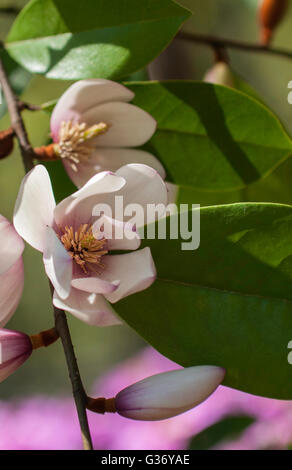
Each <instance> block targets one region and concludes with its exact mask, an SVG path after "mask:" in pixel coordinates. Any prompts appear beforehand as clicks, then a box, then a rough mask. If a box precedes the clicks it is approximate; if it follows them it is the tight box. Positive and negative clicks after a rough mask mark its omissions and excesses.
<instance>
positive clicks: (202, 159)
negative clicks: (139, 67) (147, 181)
mask: <svg viewBox="0 0 292 470" xmlns="http://www.w3.org/2000/svg"><path fill="white" fill-rule="evenodd" d="M128 87H129V88H130V89H131V90H132V91H133V92H134V93H135V95H136V96H135V99H134V103H135V104H136V105H137V106H140V107H141V108H143V109H145V110H146V111H148V112H149V113H150V114H152V116H153V117H154V118H155V119H156V120H157V123H158V129H157V132H156V133H155V135H154V136H153V138H152V139H151V141H150V142H149V143H148V144H147V145H146V148H147V149H148V150H150V151H152V153H153V154H154V155H156V156H157V157H158V158H159V159H160V160H161V162H162V163H163V165H164V166H165V168H166V171H167V179H168V180H169V181H172V182H174V183H176V184H179V185H183V186H185V187H194V188H196V189H203V190H209V191H215V190H222V191H223V190H231V189H238V188H242V187H245V186H247V185H248V184H250V183H252V182H254V181H257V180H259V179H260V178H262V177H264V176H266V175H267V174H269V173H270V172H272V171H273V170H274V169H275V168H276V167H277V166H278V165H279V164H280V163H281V162H282V161H284V160H285V159H286V158H288V156H289V155H290V154H292V141H291V139H290V137H289V136H288V135H287V133H286V132H285V130H284V128H283V126H282V125H281V123H280V122H279V120H278V118H277V117H276V116H275V115H274V114H273V113H272V112H271V111H270V110H269V109H268V108H267V107H265V106H264V105H262V104H261V103H259V102H258V101H257V100H255V99H253V98H251V97H249V96H248V95H246V94H244V93H242V92H240V91H237V90H233V89H231V88H227V87H223V86H219V85H212V84H208V83H201V82H191V81H187V82H184V81H179V82H176V81H169V82H144V83H141V82H140V83H134V84H132V83H129V84H128Z"/></svg>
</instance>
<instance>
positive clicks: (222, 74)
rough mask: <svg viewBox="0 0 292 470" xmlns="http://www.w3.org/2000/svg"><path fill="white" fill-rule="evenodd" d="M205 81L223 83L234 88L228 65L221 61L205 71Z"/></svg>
mask: <svg viewBox="0 0 292 470" xmlns="http://www.w3.org/2000/svg"><path fill="white" fill-rule="evenodd" d="M204 81H205V82H209V83H215V84H218V85H225V86H229V87H231V88H234V86H235V84H234V76H233V73H232V71H231V69H230V66H229V65H228V64H227V63H226V62H223V61H219V62H216V64H214V65H213V66H212V67H211V68H210V69H209V70H208V71H207V73H206V75H205V77H204Z"/></svg>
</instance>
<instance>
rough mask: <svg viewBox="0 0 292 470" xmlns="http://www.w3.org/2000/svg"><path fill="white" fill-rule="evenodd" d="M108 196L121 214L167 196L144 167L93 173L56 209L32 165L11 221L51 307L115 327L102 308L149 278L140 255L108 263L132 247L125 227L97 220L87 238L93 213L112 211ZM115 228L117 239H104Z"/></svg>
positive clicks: (146, 255)
mask: <svg viewBox="0 0 292 470" xmlns="http://www.w3.org/2000/svg"><path fill="white" fill-rule="evenodd" d="M116 196H122V197H123V202H124V206H127V205H128V204H129V203H136V204H139V205H140V206H141V207H143V208H145V207H146V205H147V204H158V203H161V204H164V205H167V190H166V187H165V184H164V182H163V180H162V178H161V177H160V176H159V174H158V173H157V172H156V171H155V170H154V169H153V168H150V167H148V166H146V165H141V164H131V165H125V166H124V167H122V168H120V169H119V170H118V171H117V172H116V173H111V172H105V171H104V172H101V173H98V174H97V175H95V176H94V177H93V178H91V179H90V180H89V181H88V182H87V184H85V186H83V187H82V188H81V189H80V190H79V191H77V192H76V193H74V194H72V195H71V196H69V197H68V198H66V199H64V200H63V201H62V202H61V203H60V204H58V205H57V206H56V204H55V199H54V195H53V191H52V186H51V181H50V178H49V175H48V172H47V170H46V169H45V167H44V166H42V165H38V166H36V167H35V168H34V169H33V170H32V171H31V172H30V173H28V174H27V175H26V176H25V178H24V180H23V182H22V185H21V188H20V191H19V195H18V198H17V202H16V206H15V213H14V225H15V228H16V230H17V231H18V233H19V234H20V235H21V236H22V238H24V240H26V241H27V242H28V243H29V244H30V245H31V246H33V247H34V248H36V249H37V250H39V251H41V252H43V260H44V264H45V269H46V272H47V275H48V277H49V278H50V280H51V282H52V284H53V286H54V288H55V294H54V299H53V302H54V305H55V306H56V307H59V308H62V309H65V310H67V311H68V312H71V313H72V314H73V315H75V316H76V317H78V318H80V319H81V320H83V321H85V322H87V323H90V324H94V325H99V326H105V325H110V324H114V323H118V322H119V321H118V319H117V317H116V315H115V313H114V311H113V309H112V308H111V306H110V304H109V302H110V303H115V302H117V301H119V300H120V299H122V298H124V297H126V296H128V295H130V294H134V293H135V292H139V291H141V290H144V289H146V288H147V287H149V286H150V285H151V284H152V283H153V282H154V280H155V277H156V270H155V266H154V262H153V259H152V256H151V252H150V249H149V248H148V247H146V248H144V249H142V250H139V251H133V252H131V253H126V254H115V255H114V256H112V255H111V252H112V251H113V250H136V249H137V248H138V247H139V246H140V243H141V240H140V238H139V236H138V234H137V233H136V232H133V230H134V228H133V227H131V226H129V225H128V224H126V223H125V222H122V221H121V220H115V219H113V218H110V217H104V218H103V222H104V226H103V228H104V231H101V232H100V233H98V234H97V233H96V232H94V223H95V222H96V217H94V216H93V215H92V214H93V209H94V207H95V206H96V205H97V204H101V203H103V204H107V205H108V206H109V207H113V206H114V204H115V197H116ZM121 224H122V225H123V235H124V236H123V238H122V239H116V238H115V237H114V236H113V237H112V238H110V237H109V236H108V237H107V234H111V232H113V234H114V232H115V229H116V228H117V227H118V226H119V225H121ZM129 231H130V232H131V235H132V236H131V237H130V236H128V235H129V234H128V232H129Z"/></svg>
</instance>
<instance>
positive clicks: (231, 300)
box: [116, 203, 292, 399]
mask: <svg viewBox="0 0 292 470" xmlns="http://www.w3.org/2000/svg"><path fill="white" fill-rule="evenodd" d="M145 245H147V246H150V247H151V251H152V255H153V258H154V261H155V265H156V268H157V273H158V278H157V280H156V282H155V283H154V284H153V285H152V286H151V287H150V288H149V289H146V290H145V291H143V292H141V293H139V294H135V295H132V296H129V297H128V298H126V299H124V300H122V301H121V302H119V303H118V304H116V310H117V312H118V314H119V315H120V316H121V317H122V318H123V319H124V320H125V321H126V322H127V323H128V324H129V325H130V326H131V327H133V328H134V329H135V330H136V331H137V332H138V333H139V334H140V335H141V336H143V337H144V338H145V339H146V340H147V341H148V342H149V343H150V344H151V345H152V346H154V347H155V348H157V349H158V350H159V351H160V352H161V353H162V354H164V355H165V356H167V357H169V358H170V359H172V360H174V361H175V362H177V363H179V364H181V365H183V366H193V365H197V364H213V365H218V366H221V367H224V368H225V369H226V370H227V373H226V377H225V381H224V383H225V385H228V386H230V387H233V388H236V389H240V390H243V391H245V392H249V393H253V394H255V395H262V396H267V397H272V398H279V399H291V398H292V380H291V374H292V366H291V365H289V363H288V360H287V356H288V353H289V350H288V349H287V345H288V342H289V341H290V340H292V207H290V206H285V205H280V204H279V205H278V204H261V203H259V204H257V203H255V204H252V203H250V204H232V205H225V206H216V207H206V208H203V209H201V245H200V247H199V249H197V250H196V251H182V250H181V240H170V239H168V240H159V239H155V240H146V241H145Z"/></svg>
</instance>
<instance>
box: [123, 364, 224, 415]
mask: <svg viewBox="0 0 292 470" xmlns="http://www.w3.org/2000/svg"><path fill="white" fill-rule="evenodd" d="M224 375H225V370H224V369H222V368H221V367H216V366H197V367H188V368H186V369H181V370H175V371H171V372H165V373H163V374H157V375H153V376H152V377H148V378H147V379H144V380H142V381H140V382H137V383H135V384H134V385H131V386H130V387H127V388H125V389H124V390H122V391H121V392H120V393H118V395H117V396H116V398H115V410H116V411H117V413H119V414H120V415H122V416H124V417H126V418H131V419H136V420H142V421H158V420H161V419H167V418H172V417H173V416H176V415H178V414H180V413H183V412H185V411H187V410H190V409H191V408H194V407H195V406H196V405H198V404H199V403H201V402H202V401H204V400H205V399H206V398H207V397H208V396H209V395H210V394H211V393H213V392H214V391H215V389H216V388H217V387H218V385H219V384H220V383H221V382H222V380H223V378H224Z"/></svg>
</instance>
